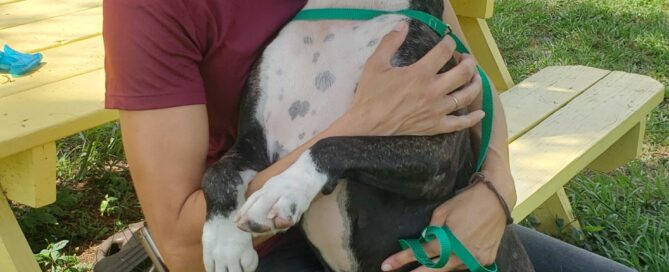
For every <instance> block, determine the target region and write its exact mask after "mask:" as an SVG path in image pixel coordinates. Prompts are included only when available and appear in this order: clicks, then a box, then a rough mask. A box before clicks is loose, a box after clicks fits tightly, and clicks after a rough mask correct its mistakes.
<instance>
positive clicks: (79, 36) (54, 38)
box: [0, 7, 102, 61]
mask: <svg viewBox="0 0 669 272" xmlns="http://www.w3.org/2000/svg"><path fill="white" fill-rule="evenodd" d="M101 33H102V8H101V7H98V8H93V9H87V10H84V11H80V12H75V13H72V14H68V15H63V16H59V17H55V18H51V19H47V20H43V21H39V22H35V23H31V24H25V25H20V26H16V27H11V28H7V29H3V30H2V35H0V45H2V44H9V45H10V46H12V47H13V48H14V49H16V50H19V51H21V52H39V51H42V50H46V49H49V48H52V47H56V46H61V45H65V44H68V43H72V42H76V41H79V40H83V39H86V38H90V37H93V36H97V35H100V34H101ZM47 61H48V60H47Z"/></svg>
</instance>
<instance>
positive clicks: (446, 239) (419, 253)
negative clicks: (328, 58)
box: [293, 8, 497, 272]
mask: <svg viewBox="0 0 669 272" xmlns="http://www.w3.org/2000/svg"><path fill="white" fill-rule="evenodd" d="M386 14H397V15H403V16H406V17H409V18H412V19H414V20H418V21H420V22H422V23H424V24H426V25H428V26H429V27H430V28H432V29H433V30H434V31H435V32H437V33H438V34H439V35H440V36H441V37H444V36H446V35H448V36H450V37H451V38H453V40H454V41H455V43H456V46H457V47H456V51H457V52H459V53H467V54H469V50H467V47H465V45H464V44H463V43H462V41H461V40H460V39H459V38H458V37H457V36H456V35H455V34H454V33H453V31H451V28H450V26H449V25H448V24H446V23H444V22H443V21H442V20H440V19H438V18H436V17H434V16H432V15H430V14H428V13H425V12H422V11H418V10H410V9H405V10H399V11H385V10H372V9H349V8H323V9H307V10H302V11H300V12H299V13H298V14H297V15H296V16H295V18H293V20H302V21H319V20H356V21H366V20H370V19H373V18H375V17H378V16H381V15H386ZM477 70H478V73H479V75H480V76H481V81H482V85H483V105H482V109H483V111H484V112H485V113H486V115H485V117H484V118H483V120H482V121H481V128H482V129H481V146H480V147H479V155H478V161H477V163H476V171H480V170H481V167H482V166H483V162H484V161H485V158H486V156H487V154H488V146H489V145H490V136H491V134H492V121H493V110H494V109H493V100H492V85H491V84H490V80H489V79H488V77H487V76H486V74H485V72H483V69H481V67H480V66H478V67H477ZM434 239H437V241H439V245H440V247H441V254H440V255H439V258H438V259H437V262H436V263H435V262H433V260H432V259H431V258H429V256H428V255H427V253H426V252H425V249H423V246H422V243H424V242H430V241H432V240H434ZM399 243H400V245H401V246H402V248H403V249H406V248H411V250H412V251H413V253H414V255H415V256H416V260H418V262H419V263H421V264H422V265H424V266H426V267H429V268H442V267H444V266H445V265H446V263H447V262H448V259H449V257H450V255H451V252H453V253H455V255H456V256H458V258H460V260H462V262H463V263H464V264H465V266H466V267H467V268H468V269H469V270H470V271H472V272H496V271H497V265H496V264H494V263H493V264H492V265H490V266H487V267H484V266H482V265H481V264H479V262H478V261H476V259H475V258H474V257H473V256H472V254H471V253H470V252H469V251H468V250H467V248H465V247H464V245H462V243H460V241H458V239H457V238H456V237H455V235H453V232H451V230H450V229H449V228H448V227H447V226H443V227H436V226H428V227H427V228H425V230H423V233H422V235H421V237H420V238H419V239H403V240H400V241H399Z"/></svg>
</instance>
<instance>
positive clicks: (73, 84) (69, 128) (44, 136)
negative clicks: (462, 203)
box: [0, 70, 118, 158]
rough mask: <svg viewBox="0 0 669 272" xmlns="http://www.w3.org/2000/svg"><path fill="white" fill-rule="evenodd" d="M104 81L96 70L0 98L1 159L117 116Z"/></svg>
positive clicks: (102, 75)
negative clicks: (106, 98)
mask: <svg viewBox="0 0 669 272" xmlns="http://www.w3.org/2000/svg"><path fill="white" fill-rule="evenodd" d="M104 82H105V79H104V71H103V70H97V71H94V72H91V73H87V74H84V75H80V76H77V77H73V78H69V79H66V80H63V81H59V82H56V83H52V84H48V85H45V86H42V87H39V88H36V89H32V90H30V91H29V92H22V93H19V94H15V95H12V96H7V97H4V98H2V99H0V128H2V129H0V158H2V157H6V156H8V155H11V154H15V153H18V152H21V151H24V150H28V149H30V148H32V147H34V146H37V145H41V144H45V143H49V142H53V141H55V140H57V139H61V138H64V137H67V136H69V135H72V134H74V133H77V132H79V131H83V130H86V129H89V128H92V127H95V126H98V125H100V124H103V123H105V122H109V121H112V120H115V119H117V118H118V114H117V112H116V111H111V110H104Z"/></svg>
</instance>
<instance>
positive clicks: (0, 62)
mask: <svg viewBox="0 0 669 272" xmlns="http://www.w3.org/2000/svg"><path fill="white" fill-rule="evenodd" d="M41 61H42V54H40V53H36V54H26V53H21V52H19V51H16V50H14V49H12V48H11V47H9V45H5V47H4V52H3V51H0V70H6V71H9V73H10V74H11V75H13V76H20V75H23V74H25V73H27V72H30V71H32V70H33V69H35V68H36V67H37V66H38V65H39V63H40V62H41Z"/></svg>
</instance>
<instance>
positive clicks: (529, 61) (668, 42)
mask: <svg viewBox="0 0 669 272" xmlns="http://www.w3.org/2000/svg"><path fill="white" fill-rule="evenodd" d="M496 3H497V10H496V15H495V16H494V17H493V19H492V20H491V21H490V25H491V30H492V32H493V35H494V37H495V38H496V39H497V43H498V45H499V47H500V50H501V51H502V55H503V56H504V58H505V60H506V62H507V64H508V66H509V70H510V71H511V74H512V76H513V77H514V79H515V80H516V81H520V80H522V79H524V78H526V77H528V76H529V75H531V74H533V73H535V72H537V71H539V70H541V69H542V68H544V67H546V66H551V65H579V64H580V65H587V66H593V67H599V68H603V69H608V70H620V71H627V72H633V73H639V74H646V75H650V76H652V77H654V78H656V79H658V80H660V81H661V82H662V83H663V84H665V86H669V1H666V0H564V1H558V0H498V1H497V2H496ZM665 94H667V95H669V88H668V89H666V90H665ZM665 96H666V95H665ZM646 134H647V137H646V142H645V146H644V153H643V155H642V157H641V158H640V159H639V160H636V161H634V162H631V163H629V164H628V165H626V166H624V167H621V168H620V169H617V170H616V171H613V172H612V173H608V174H604V173H596V172H589V171H588V172H584V173H582V174H581V175H579V176H577V177H576V178H575V179H574V180H573V181H572V182H571V183H570V184H569V185H568V186H567V188H566V189H567V193H568V195H569V197H570V199H571V201H572V204H573V208H574V213H575V215H576V217H577V219H578V220H579V221H580V223H581V225H582V226H583V229H584V232H583V234H584V236H585V239H584V240H582V241H579V240H577V239H574V236H573V235H571V234H572V232H566V233H565V235H563V236H562V237H560V238H563V239H564V240H567V241H570V242H572V243H575V244H577V245H579V246H581V247H584V248H586V249H588V250H591V251H594V252H596V253H598V254H601V255H603V256H606V257H609V258H611V259H614V260H616V261H618V262H621V263H623V264H626V265H629V266H632V267H635V268H637V269H639V270H640V271H669V262H667V259H668V258H669V189H668V186H669V185H668V184H669V172H668V170H669V103H668V102H667V100H666V99H665V101H664V103H662V105H661V106H660V107H659V108H658V109H656V110H655V111H653V113H652V114H651V116H650V118H649V119H648V123H647V130H646ZM532 223H534V224H536V223H542V224H558V225H564V223H563V222H557V223H556V222H532ZM528 224H531V223H528ZM567 229H568V228H567Z"/></svg>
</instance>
